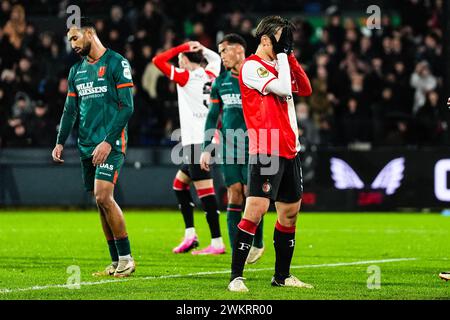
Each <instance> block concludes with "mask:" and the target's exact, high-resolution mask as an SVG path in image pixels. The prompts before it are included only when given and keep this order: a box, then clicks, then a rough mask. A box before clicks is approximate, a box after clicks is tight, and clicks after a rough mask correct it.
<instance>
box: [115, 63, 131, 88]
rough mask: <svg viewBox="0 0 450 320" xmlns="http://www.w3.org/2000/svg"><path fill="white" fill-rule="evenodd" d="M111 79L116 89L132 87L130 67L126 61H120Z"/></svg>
mask: <svg viewBox="0 0 450 320" xmlns="http://www.w3.org/2000/svg"><path fill="white" fill-rule="evenodd" d="M113 78H114V81H115V83H116V87H117V88H118V89H120V88H125V87H132V86H133V78H132V76H131V66H130V63H129V62H128V60H127V59H124V58H122V59H120V60H119V61H118V62H117V64H116V66H115V68H114V70H113Z"/></svg>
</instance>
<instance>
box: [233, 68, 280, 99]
mask: <svg viewBox="0 0 450 320" xmlns="http://www.w3.org/2000/svg"><path fill="white" fill-rule="evenodd" d="M241 71H242V81H243V82H244V84H245V85H246V86H247V87H249V88H251V89H256V90H258V91H259V92H261V93H262V94H264V95H265V94H268V93H269V92H267V91H266V90H265V89H266V87H267V85H268V84H269V82H271V81H272V80H275V79H277V77H276V76H275V75H274V74H273V73H271V72H270V71H269V70H267V68H265V67H264V66H263V65H262V64H261V63H259V62H257V61H254V60H249V61H246V62H245V63H244V65H243V66H242V70H241Z"/></svg>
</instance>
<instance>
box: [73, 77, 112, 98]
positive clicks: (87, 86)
mask: <svg viewBox="0 0 450 320" xmlns="http://www.w3.org/2000/svg"><path fill="white" fill-rule="evenodd" d="M76 87H77V91H78V95H79V96H80V97H83V96H88V95H92V94H97V93H105V92H108V87H107V86H99V87H94V82H93V81H90V82H85V83H80V84H78V85H77V86H76Z"/></svg>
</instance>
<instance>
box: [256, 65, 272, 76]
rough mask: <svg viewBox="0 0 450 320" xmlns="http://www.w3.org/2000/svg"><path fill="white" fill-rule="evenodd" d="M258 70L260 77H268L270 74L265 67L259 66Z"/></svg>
mask: <svg viewBox="0 0 450 320" xmlns="http://www.w3.org/2000/svg"><path fill="white" fill-rule="evenodd" d="M256 72H257V73H258V76H259V77H260V78H267V77H268V76H269V71H267V69H266V68H264V67H259V68H258V69H257V70H256Z"/></svg>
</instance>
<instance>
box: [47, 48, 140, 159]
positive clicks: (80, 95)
mask: <svg viewBox="0 0 450 320" xmlns="http://www.w3.org/2000/svg"><path fill="white" fill-rule="evenodd" d="M68 87H69V88H68V93H67V98H66V103H65V105H64V111H63V115H62V117H61V123H60V128H59V133H58V137H57V141H56V143H58V144H64V143H65V141H66V140H67V137H68V136H69V134H70V131H71V130H72V127H73V125H74V123H75V120H76V119H77V117H78V118H79V133H78V148H79V150H80V156H81V158H82V159H87V158H90V157H91V156H92V155H91V154H92V152H93V151H94V149H95V147H96V146H97V145H98V144H100V143H101V142H103V141H106V142H108V143H109V144H110V145H111V146H112V149H114V150H116V151H118V152H122V153H125V152H126V146H127V141H128V134H127V123H128V119H129V118H130V117H131V115H132V113H133V108H134V107H133V92H132V87H133V80H132V76H131V67H130V64H129V62H128V61H127V60H126V59H125V58H124V57H122V56H121V55H120V54H118V53H117V52H114V51H113V50H111V49H107V50H106V51H105V53H104V54H103V55H102V56H101V57H100V58H99V59H98V60H96V61H95V62H92V63H91V62H89V61H88V60H87V58H83V59H82V60H81V61H79V62H78V63H76V64H75V65H73V66H72V68H71V69H70V72H69V78H68Z"/></svg>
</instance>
